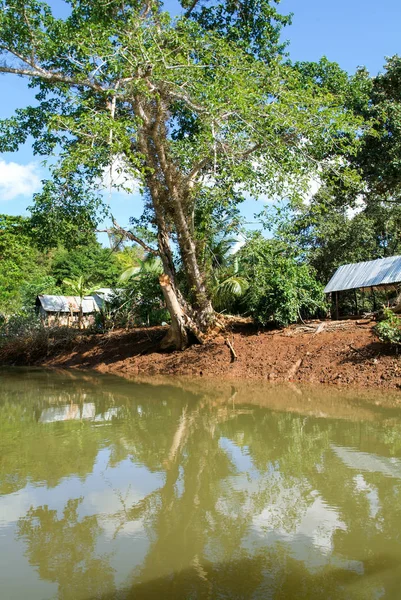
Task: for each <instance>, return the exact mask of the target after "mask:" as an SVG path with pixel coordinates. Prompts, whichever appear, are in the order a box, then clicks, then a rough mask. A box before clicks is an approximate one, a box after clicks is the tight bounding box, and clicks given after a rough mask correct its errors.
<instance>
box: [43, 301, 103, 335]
mask: <svg viewBox="0 0 401 600" xmlns="http://www.w3.org/2000/svg"><path fill="white" fill-rule="evenodd" d="M80 304H81V299H80V297H79V296H53V295H48V294H42V295H40V296H38V297H37V298H36V307H37V309H38V311H39V314H40V316H41V318H42V319H43V321H44V322H46V324H47V325H52V326H53V325H62V326H67V327H69V326H70V325H74V324H76V323H78V315H79V312H80ZM96 312H99V307H98V305H97V303H96V301H95V299H94V298H93V296H85V297H84V298H83V299H82V315H83V319H82V324H83V325H84V326H85V327H87V326H89V325H91V324H93V322H94V316H93V315H94V313H96Z"/></svg>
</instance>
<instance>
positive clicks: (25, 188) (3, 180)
mask: <svg viewBox="0 0 401 600" xmlns="http://www.w3.org/2000/svg"><path fill="white" fill-rule="evenodd" d="M40 187H41V181H40V177H39V168H38V165H36V164H35V163H29V164H27V165H21V164H19V163H15V162H6V161H5V160H0V202H1V201H2V200H14V198H17V197H18V196H32V194H34V193H35V192H38V191H39V190H40Z"/></svg>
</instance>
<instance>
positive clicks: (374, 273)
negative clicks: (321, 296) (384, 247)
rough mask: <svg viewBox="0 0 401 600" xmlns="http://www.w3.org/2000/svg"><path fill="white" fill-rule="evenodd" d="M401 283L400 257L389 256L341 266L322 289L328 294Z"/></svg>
mask: <svg viewBox="0 0 401 600" xmlns="http://www.w3.org/2000/svg"><path fill="white" fill-rule="evenodd" d="M400 282H401V256H389V257H387V258H378V259H377V260H369V261H367V262H360V263H353V264H350V265H342V266H341V267H339V268H338V269H337V271H336V272H335V273H334V275H333V277H332V278H331V279H330V281H329V283H328V284H327V285H326V287H325V288H324V291H325V293H326V294H328V293H329V292H341V291H344V290H354V289H357V288H369V287H375V286H378V285H390V284H392V283H400Z"/></svg>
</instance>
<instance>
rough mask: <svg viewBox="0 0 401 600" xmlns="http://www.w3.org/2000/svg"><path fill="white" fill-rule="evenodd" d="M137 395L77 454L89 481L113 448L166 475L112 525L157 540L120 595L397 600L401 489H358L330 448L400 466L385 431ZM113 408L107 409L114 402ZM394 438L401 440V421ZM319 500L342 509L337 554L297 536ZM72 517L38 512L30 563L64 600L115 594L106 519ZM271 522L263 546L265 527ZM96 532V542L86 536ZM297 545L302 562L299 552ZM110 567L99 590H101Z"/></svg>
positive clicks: (170, 394) (374, 484)
mask: <svg viewBox="0 0 401 600" xmlns="http://www.w3.org/2000/svg"><path fill="white" fill-rule="evenodd" d="M132 389H133V390H135V394H132V395H131V396H124V394H118V392H116V393H115V394H114V395H113V398H112V405H113V406H114V407H117V408H118V411H117V413H116V416H115V417H113V421H112V426H111V427H107V428H106V429H105V428H92V427H90V426H88V425H87V424H84V423H82V424H79V426H80V427H81V429H80V431H81V434H80V435H81V440H82V442H81V446H79V447H78V449H79V451H80V452H82V454H83V455H84V457H83V459H85V455H86V452H87V450H88V456H89V458H88V463H87V465H86V466H85V467H84V468H83V471H84V470H85V469H87V471H86V472H89V471H90V469H91V468H92V465H93V461H94V457H93V454H95V455H96V452H97V451H98V450H99V449H100V448H101V447H102V446H104V444H105V443H107V448H109V450H110V452H111V458H110V465H111V466H116V465H117V464H118V463H119V462H121V461H122V460H125V459H127V458H131V459H132V460H133V461H134V462H135V463H136V464H140V465H143V466H145V467H147V468H148V469H149V470H150V471H153V472H160V471H164V484H163V485H162V486H161V487H160V488H159V489H157V490H155V491H153V492H152V493H151V494H149V495H148V496H146V497H145V498H143V499H142V500H141V501H140V502H138V503H136V504H135V505H133V506H132V507H129V506H128V507H127V506H125V505H124V506H122V509H121V511H119V512H118V513H117V514H114V515H113V516H112V517H111V518H113V520H114V522H115V528H116V538H117V539H118V533H119V531H120V530H121V529H122V528H123V527H124V526H125V525H126V524H127V523H128V522H132V521H138V520H141V521H143V522H144V523H145V527H146V532H147V534H148V537H149V539H150V541H151V546H150V549H149V551H148V554H147V556H146V558H145V560H144V562H143V564H142V565H141V566H140V568H138V569H137V570H136V571H135V573H134V574H133V579H132V584H133V585H132V589H131V590H127V591H126V593H125V594H123V595H122V597H125V596H126V597H128V598H131V597H132V598H134V597H138V598H148V597H149V598H162V597H164V598H196V599H198V598H199V599H201V598H202V599H203V598H216V597H219V598H269V597H274V598H280V599H281V598H282V599H285V598H291V597H297V598H331V597H333V598H336V599H342V598H344V599H345V598H356V599H359V598H361V599H362V598H363V599H365V598H370V597H372V598H373V597H374V594H375V593H379V592H380V590H381V589H382V590H385V593H388V594H390V595H389V597H392V596H391V594H392V587H391V586H392V585H394V569H398V568H399V562H398V559H399V557H401V548H400V539H399V535H398V533H397V531H398V530H396V531H394V523H395V521H396V520H398V519H399V521H398V522H401V519H400V517H401V504H400V503H399V498H400V497H401V488H400V484H399V482H398V481H394V479H390V478H387V479H386V478H384V477H383V475H382V474H381V473H367V474H366V473H365V474H364V476H363V481H362V479H361V478H359V479H356V477H358V472H357V471H355V470H353V469H351V468H350V467H349V466H347V465H346V464H344V462H341V460H340V459H339V457H338V456H337V455H336V454H335V453H334V452H333V451H332V449H331V444H332V443H333V441H334V442H335V443H337V444H340V445H343V446H348V447H354V448H361V449H363V451H365V452H369V451H370V452H373V451H374V449H375V448H377V452H378V454H380V455H383V456H386V455H388V456H390V457H391V456H392V455H397V451H398V448H399V446H398V445H397V442H396V439H395V438H394V436H389V434H388V430H389V427H388V426H387V425H384V424H378V423H375V422H355V423H353V422H350V421H340V420H338V419H330V418H320V419H318V418H316V417H314V416H305V415H302V414H301V415H298V414H294V413H286V412H280V411H271V410H266V408H264V407H263V406H258V405H257V404H256V403H253V404H246V403H245V404H238V406H237V405H236V404H235V402H234V397H235V393H230V394H229V395H227V396H226V397H214V399H212V398H210V397H209V396H208V395H203V394H201V393H199V394H193V393H192V394H189V393H187V392H183V391H182V390H180V391H177V390H175V389H174V388H173V387H167V386H163V387H160V388H159V389H158V388H156V389H155V390H152V389H151V388H150V387H146V386H145V387H141V386H137V387H136V388H135V387H133V388H132ZM232 392H233V391H232ZM234 392H235V390H234ZM103 404H104V406H102V409H101V410H102V411H105V410H107V408H108V407H109V406H110V402H109V404H108V403H107V402H104V403H103ZM56 425H57V424H56ZM76 425H77V424H71V427H72V429H74V428H75V427H76ZM63 426H64V427H65V424H63ZM392 427H394V428H398V430H399V431H401V428H400V423H399V421H398V422H396V423H392ZM74 431H75V429H74ZM77 431H78V430H77ZM105 431H106V433H104V432H105ZM104 436H107V437H106V438H105V437H104ZM105 440H106V441H105ZM55 442H56V440H55ZM86 444H88V446H86ZM91 444H92V445H93V446H92V447H93V450H92V451H91ZM27 448H28V447H27ZM73 456H74V458H73V462H74V461H75V460H78V459H77V458H76V455H73ZM77 464H79V461H78V463H77ZM77 464H74V465H72V466H71V469H72V471H73V472H74V469H76V467H77ZM30 468H31V470H32V469H33V471H34V468H33V467H32V465H31V467H30ZM55 477H56V476H55ZM375 494H376V496H375ZM316 498H318V499H319V502H320V504H321V506H322V507H323V509H324V510H325V511H326V512H325V513H324V516H327V514H328V513H329V512H330V511H333V510H334V513H332V514H334V515H335V518H334V523H333V525H332V528H331V529H330V530H329V531H328V533H327V536H328V537H329V538H330V539H329V540H328V543H329V546H327V547H322V548H318V547H317V546H316V544H315V542H314V541H313V540H311V538H308V537H307V536H306V534H305V533H302V535H303V537H302V535H301V534H300V533H299V528H300V525H301V524H302V523H303V520H304V519H305V516H306V515H308V514H310V511H311V510H312V509H313V507H314V506H315V504H316ZM372 498H373V499H372ZM73 502H76V501H73ZM71 506H72V507H70V508H69V507H67V508H66V511H65V513H64V516H63V518H62V519H60V520H57V517H56V515H55V514H54V513H52V511H47V509H44V508H41V509H37V510H36V511H30V513H29V515H28V520H27V521H25V520H24V521H23V522H21V525H20V535H21V536H22V537H23V538H24V539H25V540H26V542H27V544H28V556H29V558H30V561H31V563H32V564H37V565H39V569H40V573H41V576H42V577H43V578H46V579H50V580H51V581H58V582H59V585H60V590H64V589H65V591H64V592H63V593H64V594H65V595H64V597H65V598H74V597H84V596H79V595H76V596H74V595H73V594H72V593H71V594H70V595H69V596H68V594H69V591H67V587H65V588H64V582H66V581H67V580H68V579H71V581H74V586H75V587H74V589H75V588H76V589H78V588H80V587H81V588H82V590H85V594H86V596H85V598H88V599H89V598H95V597H99V594H101V593H103V592H105V591H106V590H109V589H112V574H111V570H110V569H109V568H107V557H103V558H102V559H99V558H95V557H94V552H95V538H96V536H97V535H98V534H99V527H98V525H97V521H96V518H95V517H86V518H85V519H82V521H78V519H77V516H76V511H77V507H75V508H74V505H71ZM74 510H75V512H74ZM266 510H267V516H266V515H265V516H264V517H263V518H264V521H263V523H264V524H263V526H262V527H259V529H258V531H257V534H256V533H255V527H256V525H255V516H258V515H259V516H260V515H263V514H264V511H265V512H266ZM308 511H309V512H308ZM375 511H376V512H375ZM47 513H49V514H52V515H53V516H51V517H48V516H47ZM260 518H261V517H260ZM42 521H43V525H42ZM339 523H341V524H342V525H341V526H339V525H338V524H339ZM46 524H48V527H47V528H46ZM322 525H323V524H322ZM53 526H54V530H53ZM81 528H82V529H81ZM85 528H87V529H88V534H84V533H82V536H83V537H82V538H80V537H79V535H80V531H82V532H84V531H85ZM273 534H274V535H273ZM64 535H66V536H67V537H66V539H67V547H68V545H69V544H70V545H71V547H72V546H73V545H75V541H74V542H73V538H74V537H76V538H77V541H76V544H77V550H76V552H75V554H74V552H73V551H71V552H70V551H69V550H68V548H67V549H66V548H63V543H64V542H63V536H64ZM271 535H273V537H269V536H271ZM46 536H47V537H46ZM274 536H275V537H274ZM280 536H281V537H280ZM53 538H54V539H53ZM256 538H257V539H256ZM386 538H387V540H388V541H387V546H385V540H386ZM69 540H70V541H69ZM85 540H87V541H86V543H87V546H86V550H85V558H81V556H82V553H80V551H79V548H84V543H83V542H85ZM88 540H92V541H88ZM256 542H257V543H256ZM297 544H298V547H301V550H299V549H298V551H296V552H295V551H294V548H295V546H296V545H297ZM302 544H303V546H302ZM308 544H309V545H308ZM314 544H315V547H314ZM42 546H43V547H44V548H45V551H44V552H41V547H42ZM59 546H60V547H59ZM302 548H303V549H302ZM53 549H54V551H53ZM312 550H313V552H312ZM69 552H70V553H69ZM294 552H295V553H294ZM308 552H309V553H310V552H312V553H315V555H317V554H319V553H320V554H321V555H322V556H323V559H322V560H321V561H320V563H318V565H317V566H315V567H313V565H312V566H311V562H310V556H308ZM64 560H65V561H66V566H65V567H63V565H62V563H63V561H64ZM82 561H83V562H82ZM85 561H86V562H85ZM394 561H395V562H394ZM58 564H60V573H61V575H60V574H59V573H58V572H57V565H58ZM98 567H99V569H100V570H102V573H101V577H100V579H99V586H98V587H97V588H94V587H93V588H91V586H92V585H94V581H95V579H96V571H97V569H98ZM92 574H93V577H92ZM361 575H364V576H363V577H361ZM56 576H57V577H58V578H57V577H56ZM80 582H81V583H80ZM66 585H67V584H66ZM71 589H73V588H71ZM77 593H78V592H77ZM79 593H80V592H79ZM60 594H61V591H60ZM294 594H295V595H294ZM394 597H395V596H394ZM111 598H114V596H113V595H111V596H110V600H111Z"/></svg>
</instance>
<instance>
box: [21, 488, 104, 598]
mask: <svg viewBox="0 0 401 600" xmlns="http://www.w3.org/2000/svg"><path fill="white" fill-rule="evenodd" d="M81 501H82V498H79V499H74V500H69V501H68V502H67V504H66V506H65V508H64V511H63V516H62V517H61V518H60V519H59V518H58V517H57V511H56V510H49V508H48V507H47V506H41V507H39V508H36V509H30V510H29V511H28V513H27V515H26V517H24V518H23V519H21V520H20V521H19V524H18V536H19V537H20V538H22V539H24V541H25V543H26V545H27V556H28V560H29V562H30V563H31V565H33V566H35V567H36V568H37V569H38V572H39V575H40V577H41V578H42V579H45V580H47V581H52V582H54V583H57V584H58V598H59V599H60V600H64V599H67V598H68V599H72V598H74V599H75V598H76V599H77V600H79V599H82V600H84V599H85V600H87V599H88V598H100V597H101V595H102V594H103V593H105V592H108V593H109V592H110V591H111V590H112V589H113V582H114V574H113V571H112V569H111V567H110V565H109V562H108V557H107V556H104V557H97V556H96V555H95V547H96V540H97V537H98V535H99V533H100V531H101V527H100V526H99V525H98V522H97V517H96V516H90V517H83V518H82V519H81V520H79V518H78V508H79V504H80V502H81Z"/></svg>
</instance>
